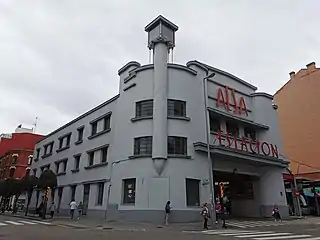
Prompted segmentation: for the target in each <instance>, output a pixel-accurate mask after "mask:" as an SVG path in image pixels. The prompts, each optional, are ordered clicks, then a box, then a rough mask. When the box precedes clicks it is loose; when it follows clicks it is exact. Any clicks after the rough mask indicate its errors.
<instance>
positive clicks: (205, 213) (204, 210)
mask: <svg viewBox="0 0 320 240" xmlns="http://www.w3.org/2000/svg"><path fill="white" fill-rule="evenodd" d="M200 214H201V216H202V217H203V228H204V229H208V219H209V218H210V215H209V208H208V204H207V203H204V204H203V206H202V209H201V212H200Z"/></svg>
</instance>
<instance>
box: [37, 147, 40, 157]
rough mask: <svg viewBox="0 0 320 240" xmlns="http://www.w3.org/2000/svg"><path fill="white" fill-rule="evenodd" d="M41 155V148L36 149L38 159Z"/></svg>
mask: <svg viewBox="0 0 320 240" xmlns="http://www.w3.org/2000/svg"><path fill="white" fill-rule="evenodd" d="M39 157H40V148H37V149H36V159H39Z"/></svg>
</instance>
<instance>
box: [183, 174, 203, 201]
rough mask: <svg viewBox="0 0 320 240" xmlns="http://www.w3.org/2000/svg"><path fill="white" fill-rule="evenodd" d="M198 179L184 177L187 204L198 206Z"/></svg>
mask: <svg viewBox="0 0 320 240" xmlns="http://www.w3.org/2000/svg"><path fill="white" fill-rule="evenodd" d="M199 185H200V180H197V179H190V178H187V179H186V195H187V206H200V190H199V189H200V188H199Z"/></svg>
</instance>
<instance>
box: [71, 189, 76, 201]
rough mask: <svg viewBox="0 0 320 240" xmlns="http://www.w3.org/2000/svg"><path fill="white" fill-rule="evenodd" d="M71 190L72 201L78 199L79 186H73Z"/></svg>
mask: <svg viewBox="0 0 320 240" xmlns="http://www.w3.org/2000/svg"><path fill="white" fill-rule="evenodd" d="M70 190H71V194H70V196H71V199H70V201H72V200H74V199H76V190H77V185H73V186H70Z"/></svg>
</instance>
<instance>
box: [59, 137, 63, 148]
mask: <svg viewBox="0 0 320 240" xmlns="http://www.w3.org/2000/svg"><path fill="white" fill-rule="evenodd" d="M62 144H63V138H60V139H59V149H61V148H62Z"/></svg>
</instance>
